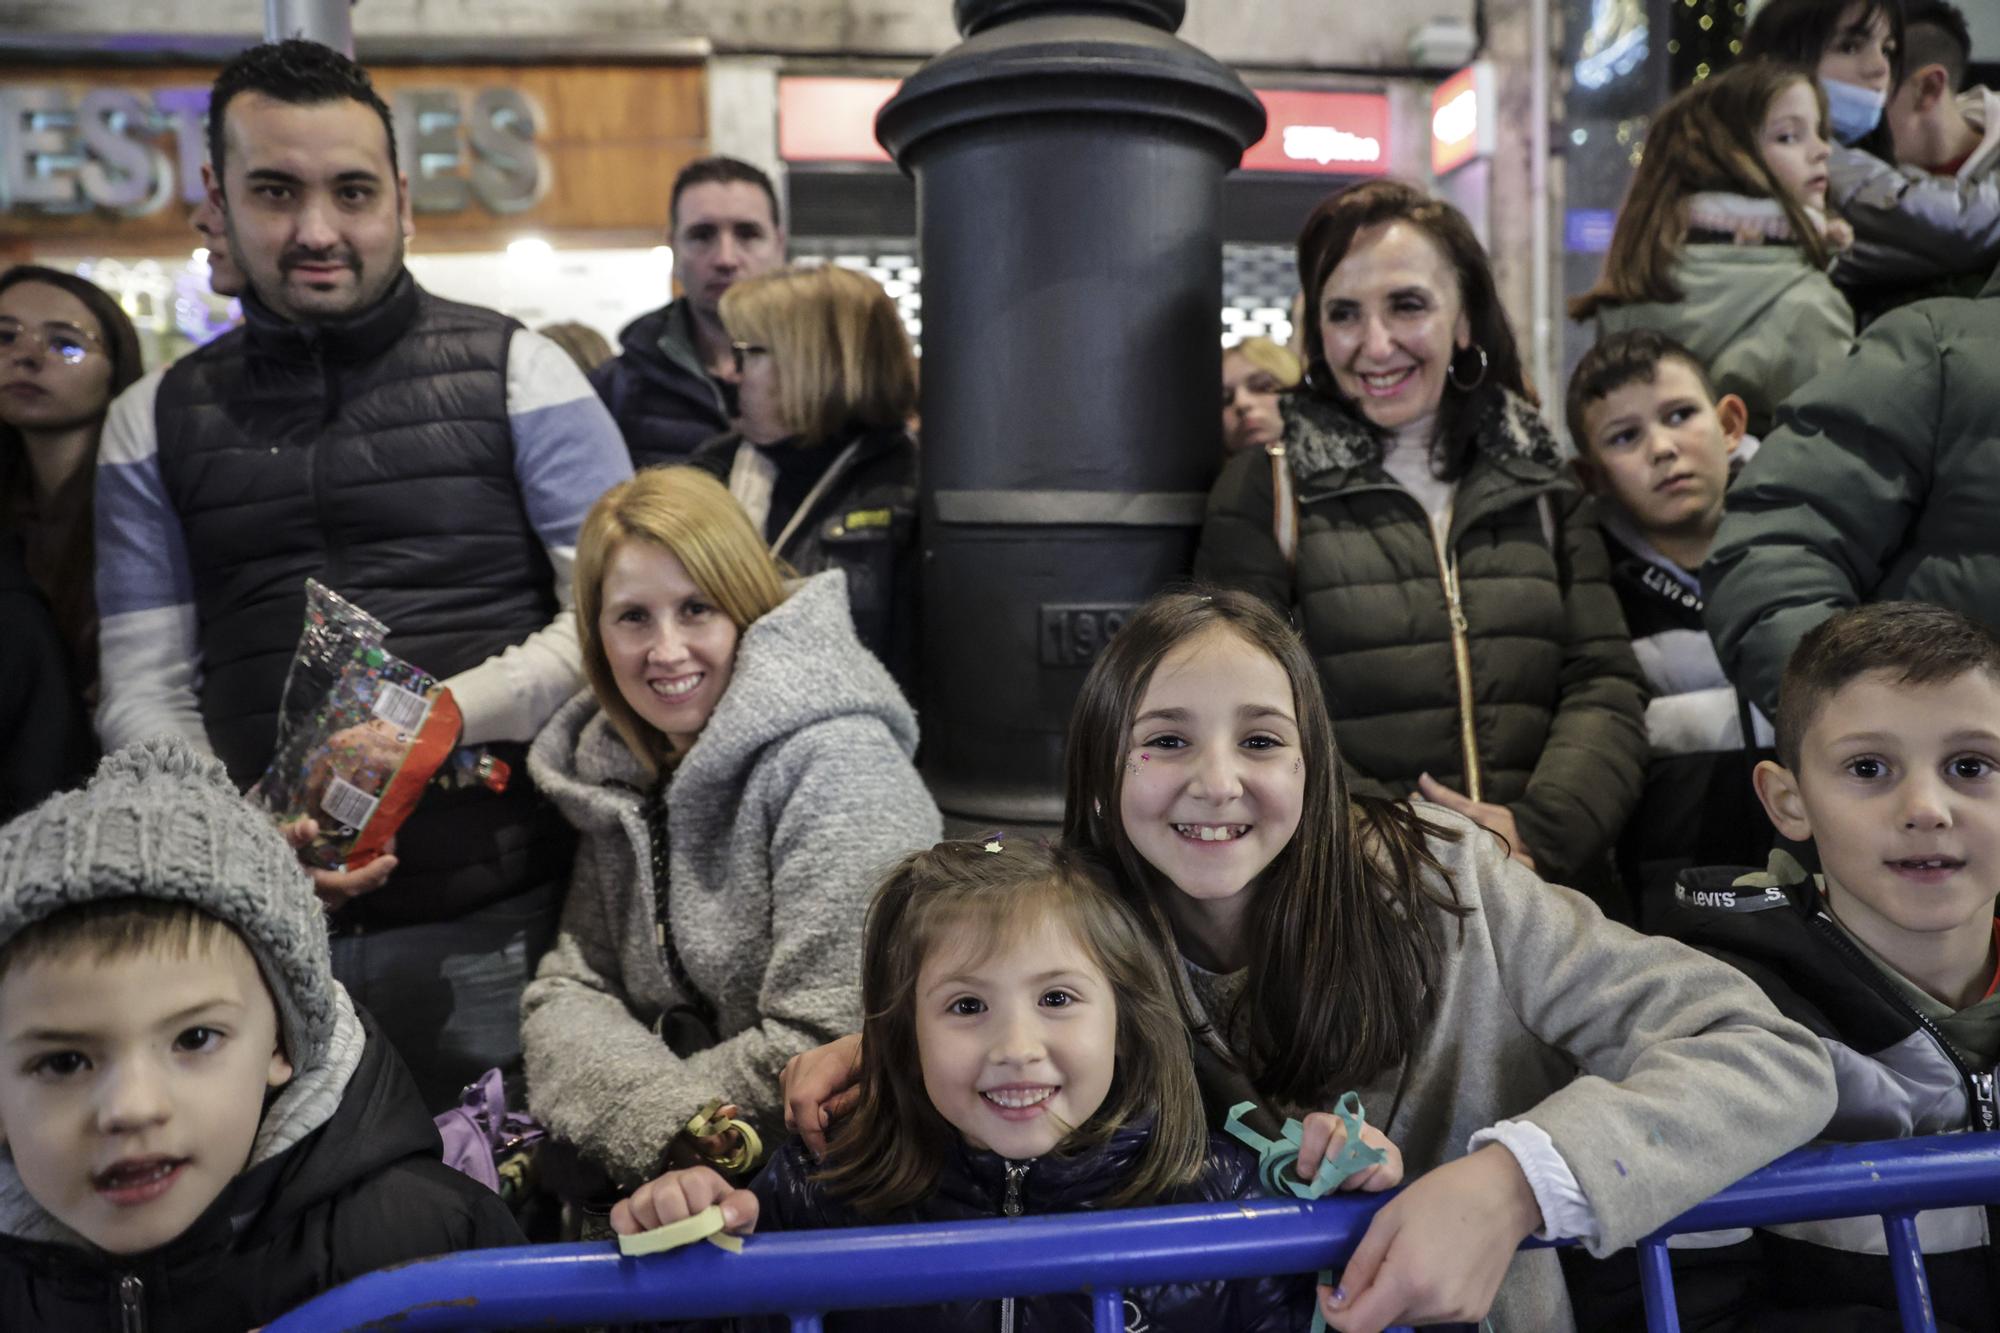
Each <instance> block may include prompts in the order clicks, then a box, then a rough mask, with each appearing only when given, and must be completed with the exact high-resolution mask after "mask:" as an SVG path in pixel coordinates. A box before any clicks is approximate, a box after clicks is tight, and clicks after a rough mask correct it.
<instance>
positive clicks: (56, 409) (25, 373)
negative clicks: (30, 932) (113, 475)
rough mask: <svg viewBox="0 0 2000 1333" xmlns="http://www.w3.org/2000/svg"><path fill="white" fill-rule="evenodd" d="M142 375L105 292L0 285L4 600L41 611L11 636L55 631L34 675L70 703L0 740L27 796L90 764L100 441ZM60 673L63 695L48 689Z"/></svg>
mask: <svg viewBox="0 0 2000 1333" xmlns="http://www.w3.org/2000/svg"><path fill="white" fill-rule="evenodd" d="M141 369H142V367H141V365H140V356H139V335H138V334H137V333H135V332H134V331H133V328H132V321H131V320H129V319H127V318H126V317H125V312H124V311H123V310H121V309H119V307H118V302H117V301H115V300H113V299H112V298H111V297H110V296H109V295H107V294H106V293H105V292H104V291H103V289H101V288H99V287H97V286H96V285H95V284H93V283H90V282H87V281H85V280H84V279H82V278H79V277H77V276H76V275H75V274H73V273H63V272H61V271H59V270H57V269H52V268H42V267H39V266H37V265H33V264H21V265H17V266H15V267H14V268H11V269H8V270H7V271H6V272H5V273H0V548H4V549H0V564H4V570H0V585H4V589H5V591H6V593H7V595H8V596H10V597H13V598H19V599H23V600H24V601H25V600H26V599H28V598H30V597H35V596H38V597H39V599H40V600H41V601H43V602H45V603H46V609H44V610H39V611H38V612H36V613H35V614H33V615H32V616H31V617H29V618H28V619H20V618H17V617H12V616H10V617H9V619H8V624H9V627H10V629H13V628H14V627H16V626H20V627H22V628H23V629H25V627H26V626H27V625H28V624H29V623H36V624H45V623H46V622H47V621H48V620H49V619H50V618H52V619H53V623H54V629H55V638H56V640H57V642H58V643H59V644H60V649H61V651H60V654H59V657H60V659H61V660H58V659H57V657H53V656H50V655H49V654H48V653H46V652H44V653H38V654H36V655H35V657H34V661H35V663H36V665H35V666H34V668H33V674H34V676H35V678H36V679H37V680H39V681H41V682H42V685H41V686H40V687H39V688H41V689H42V690H43V691H45V692H44V693H43V694H42V696H41V697H43V698H44V699H54V698H62V699H64V700H65V701H66V707H64V708H61V709H58V710H56V711H55V712H53V713H51V712H48V711H45V710H43V709H41V708H37V709H36V710H34V722H33V725H34V727H35V730H34V732H33V733H32V734H31V735H23V734H17V733H15V732H12V731H8V732H7V733H6V734H5V735H0V745H4V747H5V749H6V751H7V758H6V760H5V764H6V767H7V769H8V771H9V773H12V772H13V770H14V769H15V768H16V767H17V766H20V765H32V766H33V768H34V769H35V771H36V773H37V774H38V775H39V776H38V777H37V778H36V779H35V780H34V781H33V782H32V783H30V782H28V780H27V779H23V780H22V783H23V785H22V786H21V788H20V790H21V792H23V793H26V792H28V791H29V790H30V788H31V787H32V788H35V789H39V788H40V787H42V786H43V785H46V784H54V785H56V786H60V785H65V784H66V783H67V782H68V781H69V780H70V779H72V778H81V777H82V776H84V774H85V773H86V772H87V771H88V765H89V763H90V762H91V760H92V758H93V757H94V756H93V754H92V748H93V743H92V741H91V737H90V729H89V712H88V708H89V705H90V703H91V702H92V701H94V699H95V697H96V691H97V605H96V599H95V597H94V595H93V591H92V578H93V570H94V568H95V566H94V564H93V561H92V553H91V493H92V489H93V486H94V484H95V478H96V473H97V437H98V435H99V433H100V432H101V431H102V430H103V428H104V413H105V409H106V408H108V407H110V406H111V400H112V399H113V398H116V397H117V396H118V395H119V394H120V393H122V392H123V391H124V390H125V389H126V388H127V387H128V386H129V385H130V384H131V383H132V382H133V381H134V380H136V379H138V378H139V374H140V371H141ZM23 572H25V578H23V577H22V574H23ZM7 649H8V652H9V655H10V661H12V659H13V658H14V657H17V656H18V655H19V654H21V653H22V652H23V651H24V645H23V644H22V643H21V642H19V641H10V642H9V643H8V645H7ZM26 660H27V659H25V658H24V659H21V661H20V662H13V663H12V665H10V667H9V671H10V676H9V680H8V686H7V689H8V693H9V694H10V696H11V697H12V698H14V699H15V700H19V699H20V698H22V697H23V694H22V690H23V688H24V687H23V683H22V681H20V680H17V679H15V678H14V676H13V674H11V673H14V672H17V671H20V670H26V669H27V668H26V667H25V666H24V665H23V663H25V661H26ZM58 672H59V673H60V676H62V677H66V678H67V682H68V684H67V687H66V688H52V687H51V682H53V681H54V680H56V679H57V678H58V674H57V673H58ZM27 720H28V719H27V718H26V716H25V715H24V718H23V721H24V723H25V722H26V721H27ZM22 799H23V800H25V799H26V796H25V795H23V797H22Z"/></svg>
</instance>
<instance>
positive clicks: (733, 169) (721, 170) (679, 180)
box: [667, 156, 785, 236]
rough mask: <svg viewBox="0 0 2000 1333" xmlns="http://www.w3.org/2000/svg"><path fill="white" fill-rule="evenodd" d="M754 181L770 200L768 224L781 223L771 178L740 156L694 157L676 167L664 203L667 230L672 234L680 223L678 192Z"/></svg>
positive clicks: (776, 194) (782, 222)
mask: <svg viewBox="0 0 2000 1333" xmlns="http://www.w3.org/2000/svg"><path fill="white" fill-rule="evenodd" d="M732 184H735V185H754V186H756V187H757V188H758V189H760V190H762V191H763V192H764V197H765V198H766V199H768V200H770V201H771V226H772V227H773V228H774V229H775V228H780V227H783V226H784V225H785V224H784V217H783V215H782V213H781V212H780V211H779V208H778V189H777V187H776V186H775V185H773V184H771V178H770V177H769V176H767V175H765V174H764V172H763V171H762V170H761V169H759V168H757V167H754V166H752V165H751V164H750V163H748V162H745V161H743V160H742V159H740V158H734V157H719V156H718V157H698V158H696V159H695V160H694V161H692V162H690V163H688V164H687V165H686V166H684V167H682V168H681V169H680V174H679V175H677V176H675V177H674V192H673V197H672V199H671V200H670V201H669V202H668V204H667V234H668V235H669V236H672V235H673V233H674V232H675V231H676V230H677V229H678V228H679V227H680V217H681V195H682V194H683V193H685V192H686V191H688V190H690V189H692V188H694V187H695V186H697V185H732Z"/></svg>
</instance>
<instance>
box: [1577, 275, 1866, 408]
mask: <svg viewBox="0 0 2000 1333" xmlns="http://www.w3.org/2000/svg"><path fill="white" fill-rule="evenodd" d="M1673 280H1674V285H1675V286H1676V287H1678V288H1680V290H1681V292H1682V299H1680V300H1678V301H1641V302H1636V303H1634V304H1632V305H1606V306H1601V307H1599V309H1598V311H1597V336H1598V337H1599V338H1600V339H1602V338H1606V337H1609V336H1610V335H1611V334H1614V333H1622V332H1624V331H1625V330H1627V329H1654V330H1657V331H1658V332H1660V333H1664V334H1666V335H1667V336H1668V337H1670V338H1673V339H1674V340H1675V341H1677V342H1679V343H1680V344H1681V345H1682V346H1684V347H1686V348H1687V349H1688V350H1689V351H1690V352H1693V353H1694V354H1695V356H1696V357H1697V358H1699V359H1700V361H1701V363H1702V364H1703V365H1704V366H1706V367H1708V375H1709V379H1710V381H1711V382H1712V383H1713V384H1714V385H1715V392H1716V393H1717V394H1718V395H1719V394H1725V393H1733V394H1735V395H1737V396H1738V397H1739V398H1741V399H1742V400H1743V403H1744V406H1746V407H1748V408H1749V409H1750V433H1751V434H1752V435H1755V436H1757V437H1758V438H1760V439H1761V438H1762V437H1763V436H1764V434H1765V433H1766V432H1768V431H1769V430H1770V429H1771V422H1772V418H1773V414H1775V413H1776V411H1777V408H1778V404H1779V403H1781V402H1783V401H1784V400H1785V399H1786V397H1788V396H1789V395H1790V394H1791V392H1792V391H1793V390H1794V389H1796V388H1798V387H1799V386H1800V385H1801V384H1804V383H1805V382H1806V381H1807V380H1809V379H1811V378H1812V377H1813V376H1814V375H1817V374H1819V372H1820V371H1822V370H1824V369H1826V367H1827V366H1828V365H1830V364H1832V363H1834V362H1836V361H1838V360H1840V359H1841V358H1842V357H1844V356H1846V355H1847V349H1848V348H1850V347H1852V346H1853V345H1854V311H1853V309H1852V308H1851V307H1849V305H1848V304H1847V298H1846V297H1844V296H1842V295H1841V294H1840V290H1839V289H1838V288H1837V287H1835V286H1834V285H1833V280H1832V279H1831V278H1829V277H1827V275H1826V274H1825V273H1822V272H1821V271H1820V270H1819V269H1816V268H1814V267H1813V266H1812V264H1811V263H1810V262H1808V261H1807V259H1806V256H1805V252H1804V251H1802V250H1800V249H1799V248H1798V247H1797V246H1796V245H1687V246H1683V247H1681V253H1680V258H1679V259H1677V260H1676V261H1675V262H1674V267H1673Z"/></svg>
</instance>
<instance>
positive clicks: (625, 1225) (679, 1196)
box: [611, 1166, 757, 1236]
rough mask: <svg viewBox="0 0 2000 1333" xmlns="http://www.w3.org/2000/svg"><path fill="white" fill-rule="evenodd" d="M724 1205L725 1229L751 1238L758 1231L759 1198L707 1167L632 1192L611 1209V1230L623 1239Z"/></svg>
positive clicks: (661, 1178) (669, 1175) (675, 1173)
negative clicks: (714, 1205) (713, 1205)
mask: <svg viewBox="0 0 2000 1333" xmlns="http://www.w3.org/2000/svg"><path fill="white" fill-rule="evenodd" d="M710 1204H721V1205H722V1222H723V1228H722V1229H723V1230H724V1231H727V1232H728V1233H729V1234H730V1235H732V1236H747V1235H749V1234H750V1233H751V1232H753V1231H755V1230H756V1229H757V1196H756V1195H754V1194H752V1193H751V1192H750V1191H749V1190H740V1189H737V1188H735V1187H734V1186H732V1185H731V1184H730V1183H729V1182H728V1181H726V1180H724V1179H723V1178H722V1177H721V1176H719V1175H717V1174H716V1173H715V1172H714V1171H712V1170H710V1169H709V1168H708V1167H705V1166H691V1167H689V1168H688V1169H687V1170H685V1171H669V1172H667V1174H665V1175H664V1176H658V1177H655V1178H654V1179H652V1180H649V1181H647V1182H646V1183H645V1184H643V1185H641V1186H640V1187H639V1188H638V1189H636V1190H633V1191H632V1197H630V1198H629V1199H620V1200H619V1201H618V1202H617V1203H616V1204H615V1205H613V1207H612V1209H611V1229H612V1230H613V1231H615V1232H617V1233H618V1234H619V1235H621V1236H632V1235H637V1234H638V1233H639V1232H641V1231H651V1230H652V1229H653V1228H654V1227H663V1226H666V1225H667V1224H668V1223H670V1222H678V1221H681V1220H682V1219H683V1218H688V1217H693V1216H694V1215H695V1214H696V1213H699V1212H702V1211H703V1210H705V1209H706V1208H708V1206H709V1205H710Z"/></svg>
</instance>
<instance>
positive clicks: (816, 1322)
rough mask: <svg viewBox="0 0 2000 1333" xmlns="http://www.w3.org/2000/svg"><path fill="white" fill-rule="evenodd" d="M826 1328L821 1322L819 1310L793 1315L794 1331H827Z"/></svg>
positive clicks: (814, 1332) (813, 1332)
mask: <svg viewBox="0 0 2000 1333" xmlns="http://www.w3.org/2000/svg"><path fill="white" fill-rule="evenodd" d="M825 1330H826V1325H825V1324H824V1323H822V1322H821V1320H820V1317H819V1311H817V1310H808V1311H807V1312H806V1313H804V1314H795V1315H793V1316H792V1333H825Z"/></svg>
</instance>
